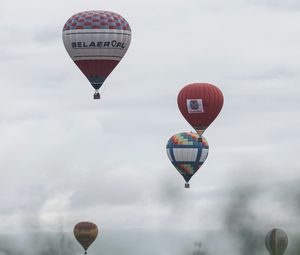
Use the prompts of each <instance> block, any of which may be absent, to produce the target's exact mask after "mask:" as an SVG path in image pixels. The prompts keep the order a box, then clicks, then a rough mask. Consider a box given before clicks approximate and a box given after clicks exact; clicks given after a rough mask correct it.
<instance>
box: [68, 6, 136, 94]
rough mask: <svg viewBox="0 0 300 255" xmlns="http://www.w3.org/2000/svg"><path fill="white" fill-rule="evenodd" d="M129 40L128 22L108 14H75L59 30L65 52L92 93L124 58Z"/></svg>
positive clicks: (119, 16)
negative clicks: (89, 85)
mask: <svg viewBox="0 0 300 255" xmlns="http://www.w3.org/2000/svg"><path fill="white" fill-rule="evenodd" d="M130 40H131V29H130V26H129V24H128V22H127V21H126V20H125V19H124V18H123V17H122V16H121V15H119V14H117V13H114V12H109V11H84V12H80V13H77V14H75V15H73V16H72V17H70V18H69V19H68V21H67V22H66V24H65V25H64V27H63V42H64V45H65V48H66V50H67V52H68V53H69V55H70V57H71V58H72V60H73V61H74V62H75V64H76V65H77V66H78V67H79V69H80V70H81V71H82V72H83V73H84V75H85V76H86V77H87V78H88V80H89V81H90V83H91V85H92V86H93V87H94V88H95V89H96V90H98V89H99V88H100V87H101V86H102V84H103V82H104V81H105V79H106V78H107V77H108V75H109V74H110V73H111V72H112V70H113V69H114V68H115V67H116V66H117V64H118V63H119V62H120V60H121V59H122V57H123V56H124V55H125V53H126V51H127V49H128V47H129V44H130Z"/></svg>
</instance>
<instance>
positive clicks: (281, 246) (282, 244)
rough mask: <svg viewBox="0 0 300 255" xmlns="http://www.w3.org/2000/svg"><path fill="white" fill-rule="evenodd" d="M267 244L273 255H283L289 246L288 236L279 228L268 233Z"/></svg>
mask: <svg viewBox="0 0 300 255" xmlns="http://www.w3.org/2000/svg"><path fill="white" fill-rule="evenodd" d="M265 244H266V248H267V250H268V251H269V253H270V254H271V255H282V254H283V253H284V251H285V249H286V248H287V245H288V237H287V234H286V233H285V232H284V231H283V230H281V229H279V228H274V229H272V230H271V231H269V232H268V233H267V235H266V239H265Z"/></svg>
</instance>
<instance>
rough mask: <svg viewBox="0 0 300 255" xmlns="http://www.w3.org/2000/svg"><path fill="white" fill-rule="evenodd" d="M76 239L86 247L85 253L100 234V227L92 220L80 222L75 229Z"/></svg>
mask: <svg viewBox="0 0 300 255" xmlns="http://www.w3.org/2000/svg"><path fill="white" fill-rule="evenodd" d="M73 233H74V236H75V238H76V240H77V241H78V242H79V243H80V244H81V246H82V247H83V249H84V251H85V252H84V254H87V249H88V248H89V246H90V245H91V244H92V243H93V242H94V241H95V239H96V238H97V235H98V227H97V225H96V224H94V223H92V222H86V221H83V222H79V223H77V224H76V225H75V227H74V230H73Z"/></svg>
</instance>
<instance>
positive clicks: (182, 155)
mask: <svg viewBox="0 0 300 255" xmlns="http://www.w3.org/2000/svg"><path fill="white" fill-rule="evenodd" d="M166 149H167V154H168V157H169V159H170V161H171V162H172V164H173V165H174V167H175V168H176V169H177V171H178V172H179V173H180V174H181V175H182V177H183V178H184V179H185V181H186V184H185V187H186V188H189V183H188V182H189V180H190V179H191V178H192V176H193V175H194V174H195V173H196V172H197V171H198V169H199V168H200V167H201V166H202V164H203V163H204V161H205V160H206V158H207V156H208V150H209V146H208V143H207V141H206V139H205V138H204V137H202V139H199V135H198V134H196V133H192V132H183V133H179V134H176V135H173V136H172V137H171V138H170V139H169V141H168V143H167V146H166Z"/></svg>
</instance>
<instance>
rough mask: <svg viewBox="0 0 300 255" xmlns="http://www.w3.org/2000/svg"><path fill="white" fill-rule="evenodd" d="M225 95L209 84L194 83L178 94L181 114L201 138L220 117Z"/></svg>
mask: <svg viewBox="0 0 300 255" xmlns="http://www.w3.org/2000/svg"><path fill="white" fill-rule="evenodd" d="M223 101H224V99H223V94H222V92H221V90H220V89H219V88H217V87H216V86H214V85H212V84H209V83H192V84H189V85H187V86H185V87H184V88H182V89H181V91H180V92H179V94H178V98H177V103H178V107H179V110H180V112H181V113H182V115H183V117H184V118H185V119H186V120H187V122H188V123H190V124H191V126H192V127H193V128H194V129H195V130H196V131H197V133H198V134H199V135H200V136H201V135H202V134H203V132H204V131H205V129H206V128H207V127H208V126H209V125H210V124H211V123H212V122H213V121H214V119H215V118H216V117H217V116H218V114H219V112H220V111H221V109H222V106H223Z"/></svg>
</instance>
